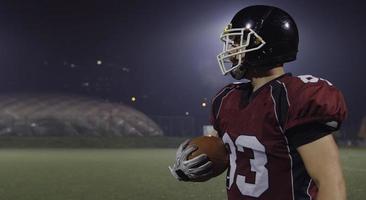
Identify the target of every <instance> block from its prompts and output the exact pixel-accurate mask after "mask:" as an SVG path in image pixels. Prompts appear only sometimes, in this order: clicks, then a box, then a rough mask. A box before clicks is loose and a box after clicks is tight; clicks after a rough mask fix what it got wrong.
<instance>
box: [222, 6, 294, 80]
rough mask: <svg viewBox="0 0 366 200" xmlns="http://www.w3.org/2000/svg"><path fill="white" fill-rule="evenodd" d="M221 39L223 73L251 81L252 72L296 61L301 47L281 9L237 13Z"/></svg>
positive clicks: (247, 8)
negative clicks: (250, 73)
mask: <svg viewBox="0 0 366 200" xmlns="http://www.w3.org/2000/svg"><path fill="white" fill-rule="evenodd" d="M220 39H221V41H223V43H224V45H223V50H222V52H221V53H220V54H219V55H218V56H217V60H218V63H219V66H220V70H221V72H222V74H223V75H226V74H228V73H230V74H231V75H232V76H233V77H234V78H235V79H239V80H240V79H242V78H250V77H249V76H248V75H249V72H250V70H257V69H258V70H260V71H263V70H269V69H272V68H274V67H276V66H279V65H283V64H284V63H287V62H291V61H294V60H296V56H297V52H298V44H299V34H298V30H297V26H296V23H295V21H294V20H293V19H292V17H291V16H290V15H289V14H288V13H286V12H285V11H283V10H281V9H280V8H276V7H273V6H266V5H254V6H249V7H246V8H243V9H242V10H240V11H239V12H237V13H236V14H235V16H234V17H233V19H232V20H231V22H230V24H229V25H228V26H227V27H226V28H225V30H224V31H223V33H222V34H221V36H220ZM248 70H249V72H248Z"/></svg>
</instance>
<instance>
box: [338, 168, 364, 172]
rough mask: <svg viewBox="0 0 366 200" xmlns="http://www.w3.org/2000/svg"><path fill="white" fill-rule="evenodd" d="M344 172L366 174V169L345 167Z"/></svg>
mask: <svg viewBox="0 0 366 200" xmlns="http://www.w3.org/2000/svg"><path fill="white" fill-rule="evenodd" d="M343 169H344V170H347V171H355V172H363V173H366V169H359V168H352V167H343Z"/></svg>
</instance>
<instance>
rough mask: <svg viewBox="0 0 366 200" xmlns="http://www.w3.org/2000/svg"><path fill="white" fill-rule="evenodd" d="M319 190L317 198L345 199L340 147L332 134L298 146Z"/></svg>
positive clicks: (321, 199) (327, 199)
mask: <svg viewBox="0 0 366 200" xmlns="http://www.w3.org/2000/svg"><path fill="white" fill-rule="evenodd" d="M297 150H298V152H299V154H300V156H301V157H302V160H303V162H304V164H305V167H306V170H307V171H308V173H309V175H310V176H311V178H312V179H313V180H314V182H315V184H316V185H317V186H318V189H319V192H318V196H317V200H330V199H331V200H345V199H346V187H345V181H344V178H343V174H342V168H341V164H340V160H339V152H338V147H337V145H336V143H335V141H334V139H333V136H332V135H331V134H328V135H326V136H324V137H322V138H320V139H318V140H315V141H313V142H311V143H308V144H305V145H302V146H300V147H298V148H297Z"/></svg>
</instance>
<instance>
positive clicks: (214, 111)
mask: <svg viewBox="0 0 366 200" xmlns="http://www.w3.org/2000/svg"><path fill="white" fill-rule="evenodd" d="M234 87H235V84H229V85H227V86H225V87H224V88H223V89H221V90H220V91H219V92H218V93H217V94H216V95H215V96H214V98H213V99H212V108H211V115H210V122H211V125H212V126H213V128H214V129H215V130H216V131H217V133H218V135H219V137H222V135H223V133H222V131H221V128H220V119H219V118H220V117H219V114H220V108H221V103H222V100H223V98H224V97H225V96H226V95H227V94H228V93H229V92H230V91H231V90H232V89H234Z"/></svg>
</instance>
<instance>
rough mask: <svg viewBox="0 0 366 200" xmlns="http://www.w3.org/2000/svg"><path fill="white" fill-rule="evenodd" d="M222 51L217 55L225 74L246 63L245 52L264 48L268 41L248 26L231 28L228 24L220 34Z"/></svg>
mask: <svg viewBox="0 0 366 200" xmlns="http://www.w3.org/2000/svg"><path fill="white" fill-rule="evenodd" d="M220 39H221V41H222V42H223V43H224V44H223V50H222V52H221V53H220V54H219V55H218V56H217V60H218V62H219V66H220V69H221V72H222V74H223V75H226V74H227V73H229V72H231V71H233V70H235V69H237V68H238V67H240V66H241V65H242V64H243V63H244V59H245V54H246V53H247V52H251V51H255V50H258V49H260V48H262V47H263V46H264V45H265V44H266V42H265V41H264V40H263V39H262V38H261V37H260V36H259V35H258V34H257V33H256V32H255V31H253V30H252V29H250V28H249V27H248V26H247V27H246V28H231V25H228V26H227V27H226V28H225V30H224V32H223V33H222V34H221V36H220Z"/></svg>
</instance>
